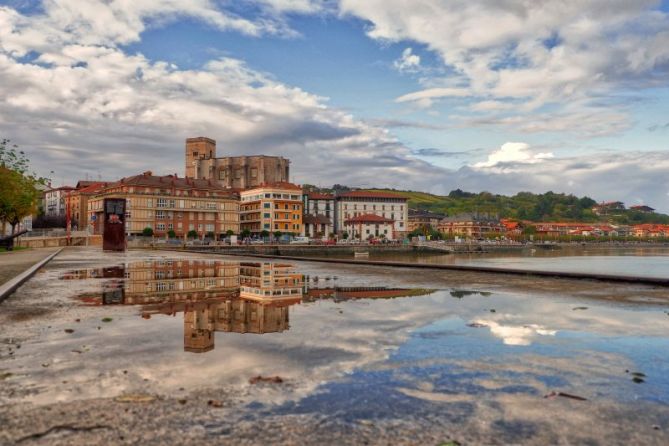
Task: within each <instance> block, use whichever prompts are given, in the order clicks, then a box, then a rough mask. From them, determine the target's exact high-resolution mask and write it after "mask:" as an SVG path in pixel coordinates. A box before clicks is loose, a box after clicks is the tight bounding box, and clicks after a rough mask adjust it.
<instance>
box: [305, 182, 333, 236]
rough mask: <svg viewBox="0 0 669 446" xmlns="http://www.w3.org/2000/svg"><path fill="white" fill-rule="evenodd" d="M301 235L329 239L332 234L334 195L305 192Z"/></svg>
mask: <svg viewBox="0 0 669 446" xmlns="http://www.w3.org/2000/svg"><path fill="white" fill-rule="evenodd" d="M303 200H304V219H303V226H304V230H303V233H302V235H305V236H307V237H311V238H325V239H329V238H330V237H332V236H333V235H334V214H335V197H334V195H332V194H322V193H319V192H305V193H304V194H303Z"/></svg>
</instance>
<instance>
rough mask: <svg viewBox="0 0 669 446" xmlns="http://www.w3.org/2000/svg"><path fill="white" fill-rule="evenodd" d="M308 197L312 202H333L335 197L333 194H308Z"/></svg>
mask: <svg viewBox="0 0 669 446" xmlns="http://www.w3.org/2000/svg"><path fill="white" fill-rule="evenodd" d="M307 197H309V199H310V200H333V199H334V195H332V194H322V193H320V192H307Z"/></svg>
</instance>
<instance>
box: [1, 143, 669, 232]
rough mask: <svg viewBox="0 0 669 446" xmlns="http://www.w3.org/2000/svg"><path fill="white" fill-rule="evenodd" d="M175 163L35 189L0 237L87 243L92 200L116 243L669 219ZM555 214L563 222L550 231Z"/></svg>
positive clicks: (211, 162) (587, 204)
mask: <svg viewBox="0 0 669 446" xmlns="http://www.w3.org/2000/svg"><path fill="white" fill-rule="evenodd" d="M184 162H185V165H184V175H183V176H180V175H178V174H176V173H175V174H170V175H156V174H154V173H153V172H152V171H146V172H142V173H138V174H136V175H131V176H127V177H123V178H121V179H118V180H108V181H101V180H98V181H92V180H79V181H77V182H76V183H74V184H72V185H67V186H60V187H49V186H47V187H44V189H43V192H42V194H41V199H40V200H39V203H38V206H37V211H36V212H35V213H33V214H31V215H27V216H25V217H24V218H22V219H21V221H20V223H18V224H17V225H14V227H13V228H12V227H11V225H8V224H6V223H4V224H3V225H2V226H3V227H2V229H3V232H4V233H5V234H8V233H11V232H12V230H13V231H14V232H16V231H23V230H25V231H33V232H34V231H37V230H54V229H58V228H60V229H63V230H66V231H67V232H68V234H69V233H70V232H77V233H81V232H84V233H87V234H90V235H99V234H101V232H102V231H103V224H102V220H103V218H102V215H103V202H104V200H105V199H107V198H121V199H125V202H126V214H125V230H126V233H127V235H129V236H143V237H152V238H159V239H160V238H163V239H167V240H169V239H176V240H189V239H193V240H207V241H222V240H229V239H230V238H231V237H232V236H235V237H236V239H237V240H238V241H244V240H246V241H249V240H265V241H279V240H295V239H296V238H297V239H298V240H302V241H304V242H309V241H320V242H336V241H339V242H345V241H349V242H351V241H359V242H363V241H366V242H373V243H387V242H397V241H401V240H405V239H407V238H412V237H419V238H421V239H422V238H424V239H432V240H441V239H452V240H456V241H460V240H486V239H496V240H521V239H522V240H559V241H568V240H601V239H607V240H614V239H615V240H619V239H625V240H629V239H638V240H641V239H643V240H661V239H665V238H669V217H667V216H666V215H662V214H657V213H655V209H653V208H652V207H650V206H648V205H633V206H630V207H629V208H627V207H626V206H625V204H624V203H622V202H619V201H613V202H605V203H597V202H595V201H594V200H591V199H588V198H581V199H578V198H576V197H573V196H567V195H564V194H552V193H548V194H552V195H550V196H548V194H545V195H543V196H537V195H532V194H529V195H531V197H530V196H528V194H527V193H524V194H525V195H522V194H518V195H517V196H516V197H511V198H510V197H503V196H493V195H492V194H489V193H482V194H472V193H468V192H463V191H460V190H457V191H453V192H451V194H449V196H448V197H445V198H444V199H447V200H450V201H448V202H447V201H444V200H442V202H439V200H438V199H436V198H435V197H437V196H433V195H429V194H422V193H415V192H403V191H394V190H378V189H375V190H362V189H352V188H348V187H346V186H341V185H336V186H334V187H333V188H331V189H327V190H324V189H320V188H317V187H315V186H311V185H297V184H293V183H291V181H290V160H288V159H286V158H283V157H279V156H266V155H259V156H222V157H218V156H217V147H216V141H214V140H213V139H210V138H207V137H197V138H189V139H187V140H186V143H185V151H184ZM486 194H487V196H486ZM488 196H489V197H488ZM490 197H492V199H489V198H490ZM537 197H538V198H537ZM486 199H487V201H486ZM502 199H504V200H506V202H505V203H502V202H501V201H500V200H502ZM512 199H516V202H515V204H514V202H513V201H509V200H512ZM529 199H532V200H534V201H531V202H530V205H529V206H526V208H524V207H523V205H522V203H523V201H522V200H525V202H527V201H528V200H529ZM496 200H497V201H496ZM497 202H500V203H499V205H497ZM546 203H549V205H547V204H546ZM442 205H443V206H442ZM449 206H450V207H449ZM542 209H543V210H542ZM556 214H557V215H558V216H560V215H567V217H566V218H558V219H555V220H551V219H550V217H551V216H555V215H556ZM547 218H548V219H549V220H550V221H547Z"/></svg>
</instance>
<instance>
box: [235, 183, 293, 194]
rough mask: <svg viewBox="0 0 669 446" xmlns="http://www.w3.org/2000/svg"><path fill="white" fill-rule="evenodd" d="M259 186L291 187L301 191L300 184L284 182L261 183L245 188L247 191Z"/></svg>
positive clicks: (259, 187)
mask: <svg viewBox="0 0 669 446" xmlns="http://www.w3.org/2000/svg"><path fill="white" fill-rule="evenodd" d="M261 188H275V189H293V190H299V191H300V192H302V186H298V185H297V184H293V183H286V182H276V183H263V184H261V185H259V186H254V187H249V188H248V189H245V190H247V191H248V190H254V189H261Z"/></svg>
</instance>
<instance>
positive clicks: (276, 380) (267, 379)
mask: <svg viewBox="0 0 669 446" xmlns="http://www.w3.org/2000/svg"><path fill="white" fill-rule="evenodd" d="M282 382H283V378H281V377H280V376H261V375H258V376H254V377H253V378H251V379H249V384H258V383H272V384H281V383H282Z"/></svg>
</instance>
